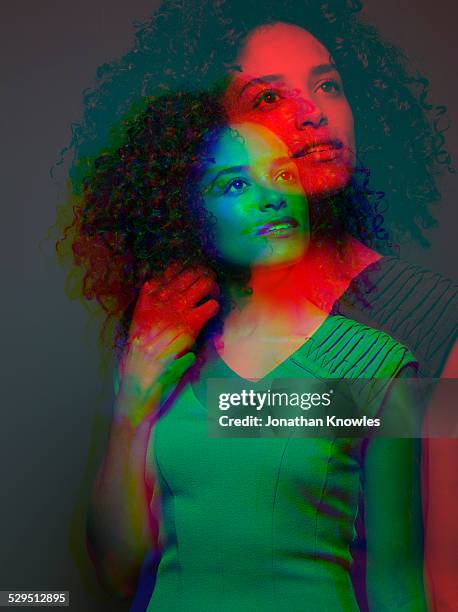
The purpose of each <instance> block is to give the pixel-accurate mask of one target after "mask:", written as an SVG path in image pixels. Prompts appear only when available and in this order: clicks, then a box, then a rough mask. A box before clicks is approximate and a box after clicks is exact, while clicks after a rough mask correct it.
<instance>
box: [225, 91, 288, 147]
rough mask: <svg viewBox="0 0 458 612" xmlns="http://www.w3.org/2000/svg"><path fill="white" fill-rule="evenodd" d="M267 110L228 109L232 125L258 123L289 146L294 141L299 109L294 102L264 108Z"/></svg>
mask: <svg viewBox="0 0 458 612" xmlns="http://www.w3.org/2000/svg"><path fill="white" fill-rule="evenodd" d="M264 108H265V110H261V109H258V108H252V107H251V106H245V105H239V106H233V107H231V108H230V109H228V116H229V120H230V122H231V123H244V122H249V123H258V124H260V125H262V126H263V127H265V128H267V129H268V130H270V131H271V132H273V133H274V134H275V135H276V136H278V137H279V138H280V140H282V141H283V143H285V144H286V145H287V146H289V145H290V143H291V141H292V140H293V139H294V132H295V116H296V114H297V109H296V108H295V104H294V102H290V101H284V102H283V103H282V104H279V105H272V107H271V108H269V107H268V106H265V107H264Z"/></svg>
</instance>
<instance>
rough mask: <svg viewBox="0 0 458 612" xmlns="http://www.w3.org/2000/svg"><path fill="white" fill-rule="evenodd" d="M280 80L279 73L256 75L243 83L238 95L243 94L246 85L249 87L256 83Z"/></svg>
mask: <svg viewBox="0 0 458 612" xmlns="http://www.w3.org/2000/svg"><path fill="white" fill-rule="evenodd" d="M281 80H282V77H281V76H280V75H279V74H267V75H266V76H262V77H256V78H254V79H251V80H250V81H248V83H245V85H244V86H243V87H242V89H241V90H240V93H239V96H241V95H242V94H243V92H244V91H245V89H247V88H248V87H251V86H252V85H256V84H257V83H272V82H275V81H281Z"/></svg>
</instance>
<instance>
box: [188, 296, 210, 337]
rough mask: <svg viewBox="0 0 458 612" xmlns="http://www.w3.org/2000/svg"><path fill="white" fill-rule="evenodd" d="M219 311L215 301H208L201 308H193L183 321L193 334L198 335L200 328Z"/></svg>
mask: <svg viewBox="0 0 458 612" xmlns="http://www.w3.org/2000/svg"><path fill="white" fill-rule="evenodd" d="M218 310H219V303H218V302H217V301H216V300H208V301H207V302H204V303H203V304H202V305H201V306H198V307H197V308H193V309H192V310H191V312H189V313H188V314H187V315H186V316H185V317H184V321H185V322H186V324H187V325H188V326H189V327H190V328H191V330H192V331H193V332H194V334H196V335H197V334H198V333H199V332H200V330H201V329H202V327H203V326H204V325H205V323H207V321H208V320H209V319H211V317H214V316H215V315H216V313H217V312H218Z"/></svg>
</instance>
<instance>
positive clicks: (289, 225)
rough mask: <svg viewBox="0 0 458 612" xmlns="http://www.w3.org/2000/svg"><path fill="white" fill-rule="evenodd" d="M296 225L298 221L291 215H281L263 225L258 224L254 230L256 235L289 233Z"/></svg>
mask: <svg viewBox="0 0 458 612" xmlns="http://www.w3.org/2000/svg"><path fill="white" fill-rule="evenodd" d="M298 226H299V223H298V221H297V220H296V219H294V218H293V217H282V218H281V219H273V220H272V221H269V223H265V224H264V225H258V226H257V227H256V228H255V231H256V234H257V235H258V236H268V235H278V236H280V235H289V233H290V232H291V231H292V230H294V229H295V228H296V227H298Z"/></svg>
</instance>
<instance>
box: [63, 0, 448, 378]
mask: <svg viewBox="0 0 458 612" xmlns="http://www.w3.org/2000/svg"><path fill="white" fill-rule="evenodd" d="M361 6H362V5H361V3H360V2H356V1H355V2H353V1H351V0H348V1H344V0H334V1H331V2H326V3H323V2H320V1H318V0H310V1H306V2H293V1H288V0H286V1H284V2H281V3H278V2H270V1H266V2H263V3H262V5H261V6H256V7H251V6H247V5H246V3H244V2H239V1H237V0H233V1H230V2H224V1H223V2H212V1H211V0H202V1H201V2H199V4H198V5H196V4H195V3H192V5H188V4H187V3H186V2H182V3H177V2H171V3H169V2H163V3H162V5H161V10H160V11H158V12H157V13H156V14H154V15H153V18H152V19H151V21H150V22H148V23H146V24H144V25H143V26H142V27H141V28H139V30H138V32H137V40H136V42H135V45H134V47H133V49H132V50H131V51H129V52H128V53H126V54H125V55H124V56H123V57H122V58H121V59H119V60H117V61H115V62H113V63H111V64H106V65H104V66H103V69H101V70H100V71H99V75H98V76H99V80H98V83H97V86H96V87H95V88H94V89H93V90H90V91H89V92H88V93H87V94H86V107H85V115H84V118H83V120H82V122H81V124H80V125H78V126H77V127H75V129H74V138H73V141H72V143H71V146H72V149H73V151H74V153H75V164H74V166H73V168H72V171H71V175H72V187H73V190H74V192H75V194H76V195H78V194H79V193H80V191H81V177H82V176H84V175H85V171H86V169H87V168H89V167H90V165H91V163H92V160H93V159H94V157H95V156H97V155H99V154H100V153H101V152H102V151H103V150H104V149H105V148H106V146H107V139H108V136H107V135H108V134H109V133H112V132H113V130H114V129H116V130H117V131H119V126H120V125H122V118H123V116H124V114H125V112H126V110H127V109H129V108H130V107H131V106H132V105H133V104H139V103H140V104H141V100H142V97H143V96H145V95H160V94H162V93H164V92H167V91H182V90H197V91H203V90H205V89H206V88H208V87H212V86H214V85H215V83H219V82H221V79H224V78H225V79H226V83H227V87H226V88H224V87H223V88H222V92H221V96H222V97H223V98H224V100H225V103H226V109H227V111H228V114H229V115H230V117H231V119H232V120H234V121H243V120H249V121H254V122H257V123H261V124H263V125H265V126H266V127H268V128H269V129H271V130H272V131H274V133H275V134H277V135H278V136H279V137H280V138H282V140H283V141H284V142H285V144H286V146H287V147H288V148H289V149H290V151H291V154H292V155H294V156H295V159H297V161H298V164H299V169H300V170H301V180H302V182H303V185H304V189H305V191H306V193H307V197H308V199H309V202H310V207H311V211H312V217H313V218H314V219H315V220H318V221H319V217H320V214H321V212H320V211H323V210H326V209H327V208H328V207H329V206H333V208H334V211H335V217H336V226H338V227H339V229H340V232H341V237H340V240H339V244H340V245H341V246H343V247H344V250H345V252H346V254H347V256H346V258H345V264H344V265H343V266H340V269H336V266H335V265H334V264H333V262H334V261H335V257H334V249H335V243H334V244H333V243H331V244H330V245H326V244H322V245H321V249H320V250H319V252H318V253H316V260H317V264H316V265H317V267H318V269H319V268H320V264H321V263H322V262H323V261H325V264H324V265H323V269H324V270H326V274H325V275H324V278H323V282H322V284H321V286H320V288H319V290H317V288H316V287H313V288H309V290H310V294H311V295H310V297H311V298H312V299H313V300H314V301H315V302H316V303H317V304H318V305H319V306H320V307H322V308H323V309H325V310H327V311H330V310H331V309H332V308H334V311H335V312H340V313H341V314H345V315H347V316H350V317H351V318H354V319H356V320H360V321H361V322H363V323H368V324H370V325H373V326H376V327H380V328H382V329H383V330H384V331H386V332H387V333H389V334H390V335H392V336H394V337H395V338H396V339H397V340H399V341H400V342H402V343H403V344H406V345H407V346H408V347H409V348H410V349H411V350H412V351H413V352H414V354H415V355H416V356H417V358H418V359H419V362H420V371H421V373H422V374H423V375H425V376H432V377H438V376H440V374H441V372H442V371H443V370H444V367H445V364H446V361H447V358H448V357H449V356H450V355H452V354H453V351H452V348H453V345H454V342H455V339H456V310H457V290H456V287H455V286H454V285H452V284H451V283H450V282H449V281H448V280H447V279H443V278H441V277H440V276H438V275H435V274H433V273H430V272H428V271H426V270H422V269H420V268H418V267H416V266H412V265H410V264H408V263H406V262H402V260H399V259H397V258H393V257H392V255H393V251H394V250H395V247H393V245H392V244H391V243H392V241H393V240H405V239H406V238H407V239H408V238H412V239H415V240H417V241H419V242H420V243H422V244H424V245H425V244H427V241H426V239H425V237H424V235H423V230H424V229H427V228H430V227H432V226H433V225H434V218H433V217H432V215H431V213H430V211H429V205H430V204H431V203H432V202H435V201H437V200H438V199H439V198H440V195H439V192H438V190H437V186H436V182H435V177H436V176H437V175H438V174H439V173H440V171H441V170H442V169H444V168H447V167H449V165H450V157H449V155H448V154H447V151H446V150H445V148H444V137H443V133H442V131H441V122H440V119H441V115H443V113H444V109H443V107H435V106H432V105H430V104H428V103H427V102H426V97H427V93H428V90H427V81H426V80H425V79H424V78H422V77H421V76H419V75H415V76H414V75H412V74H410V73H409V71H408V69H407V67H406V62H405V58H404V56H403V55H402V53H401V52H400V51H398V50H397V49H396V48H394V47H393V46H389V45H387V44H386V43H384V42H383V41H381V40H380V37H379V36H378V33H377V32H376V30H375V29H374V28H373V27H372V26H369V25H367V24H365V23H362V22H361V21H360V20H358V16H357V14H358V12H359V11H360V10H361ZM275 24H277V25H275ZM266 25H268V26H269V27H268V28H267V29H266V28H265V27H263V26H266ZM301 32H302V33H303V35H304V36H305V38H306V40H305V42H304V40H301ZM317 46H318V48H319V52H320V54H321V60H320V61H321V64H317V65H318V66H321V67H323V66H324V67H326V66H328V68H329V67H330V66H331V65H332V67H333V68H334V70H333V71H329V70H328V73H327V74H326V73H323V74H318V75H314V76H315V77H316V79H315V81H316V83H318V82H321V84H322V85H323V86H324V88H326V87H328V88H329V90H328V91H327V92H326V91H325V90H324V89H323V87H321V90H320V91H321V94H320V95H321V98H320V100H317V95H316V94H317V92H311V91H310V90H309V87H310V82H309V81H307V82H306V81H305V80H304V78H305V76H308V75H306V72H307V71H308V70H309V69H311V64H310V59H309V54H310V53H312V54H315V55H316V52H317V49H316V47H317ZM293 60H294V61H293ZM275 72H277V75H276V76H277V77H278V76H279V75H283V76H284V77H285V78H284V79H283V81H278V80H277V81H276V82H268V81H266V78H265V77H266V76H269V75H274V76H275ZM317 77H320V78H317ZM327 77H329V78H327ZM253 79H263V83H264V88H263V90H264V92H267V95H268V92H269V91H272V94H271V96H270V98H269V97H267V98H266V99H265V100H264V101H263V102H262V106H263V108H261V105H259V104H258V105H257V106H256V107H251V108H248V106H247V104H246V101H245V99H244V98H239V97H238V93H239V92H240V90H241V89H242V88H243V87H244V85H245V84H248V83H249V81H250V80H253ZM257 85H258V93H259V92H260V90H261V87H260V83H259V82H258V83H257ZM274 86H277V87H274ZM251 90H252V88H251ZM249 92H250V88H248V89H245V91H244V95H245V96H246V97H247V94H249ZM278 93H280V96H279V95H278ZM311 93H312V94H313V98H314V100H315V101H314V102H313V103H312V105H311V106H310V103H311V99H312V98H311V96H310V94H311ZM326 96H327V97H328V99H332V97H333V96H334V97H335V100H336V102H337V103H339V102H340V107H341V110H345V108H344V107H345V106H346V107H347V108H346V112H344V115H343V116H342V117H341V116H340V115H339V114H337V115H334V116H333V117H332V120H333V122H332V125H330V124H329V125H327V124H326V119H327V118H328V117H327V116H326V113H324V114H323V113H321V110H322V109H321V102H322V101H323V100H324V99H325V98H326ZM288 100H289V102H288ZM279 102H280V103H279ZM342 102H343V103H342ZM271 107H273V108H271ZM307 109H309V110H307ZM310 109H312V110H310ZM304 112H305V115H307V116H306V117H305V118H304V116H303V115H304ZM320 113H321V115H320ZM314 115H316V116H315V117H314ZM301 118H302V122H303V123H304V121H305V125H304V126H303V127H302V128H301V127H300V126H299V127H298V125H299V124H298V122H299V123H301ZM310 119H312V121H310ZM316 119H318V121H316ZM304 127H305V129H304ZM331 128H332V129H331ZM341 131H342V133H340V132H341ZM317 133H324V136H323V138H325V139H326V138H330V139H331V144H333V142H334V144H335V145H336V146H335V147H334V153H338V155H335V157H336V159H334V160H329V159H328V160H323V162H324V163H320V159H316V158H317V154H316V152H315V155H314V156H313V155H309V154H308V155H304V153H306V151H305V150H302V151H301V148H302V149H304V147H307V146H309V145H311V144H312V143H313V138H310V135H311V134H312V135H316V134H317ZM321 138H322V137H321V136H320V140H321ZM315 144H320V143H315ZM344 144H345V146H344V147H343V148H342V145H344ZM328 145H329V142H328ZM339 147H340V148H339ZM331 149H332V147H331ZM308 153H309V152H308ZM344 154H345V155H344ZM319 155H320V152H318V157H319ZM323 155H324V154H323V152H322V153H321V156H322V157H323ZM329 155H331V153H329V151H328V157H329ZM313 157H315V159H313ZM346 157H347V158H348V159H344V158H346ZM337 158H339V159H337ZM342 162H346V163H342ZM310 177H319V179H317V178H314V179H311V178H310ZM369 178H370V182H369ZM310 181H312V183H311V182H310ZM313 218H312V221H313ZM384 218H385V223H384V222H383V219H384ZM387 228H388V229H389V234H387ZM367 247H369V248H367ZM381 255H388V256H389V257H381ZM310 256H312V254H310ZM342 269H343V271H342ZM363 272H364V274H362V273H363ZM319 273H320V274H322V275H323V270H319ZM380 284H381V285H382V287H383V290H381V291H377V287H378V286H379V285H380ZM347 288H348V290H347ZM438 289H439V291H438ZM419 304H423V309H419V308H418V305H419ZM107 308H108V310H109V307H108V306H107ZM399 309H401V310H402V311H403V312H405V313H406V316H405V317H399V316H397V314H396V312H397V311H398V310H399ZM387 312H388V314H389V316H386V313H387ZM409 318H411V319H414V320H415V321H416V322H417V324H416V325H412V324H411V325H409V324H406V320H407V319H409ZM455 352H456V351H455ZM455 366H456V364H452V368H451V369H452V370H453V371H455V372H456V370H457V368H456V367H455ZM449 370H450V364H449Z"/></svg>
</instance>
